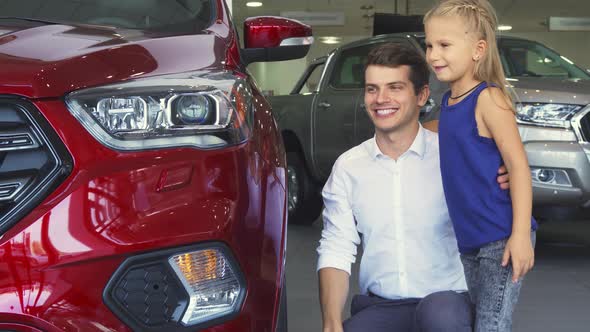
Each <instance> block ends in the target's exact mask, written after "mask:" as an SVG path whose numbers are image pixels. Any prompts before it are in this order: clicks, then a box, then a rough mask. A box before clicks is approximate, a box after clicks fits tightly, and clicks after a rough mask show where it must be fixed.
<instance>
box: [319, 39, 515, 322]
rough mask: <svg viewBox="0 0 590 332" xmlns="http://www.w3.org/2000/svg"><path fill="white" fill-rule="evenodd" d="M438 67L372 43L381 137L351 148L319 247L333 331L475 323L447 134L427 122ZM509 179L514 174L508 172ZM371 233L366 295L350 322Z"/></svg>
mask: <svg viewBox="0 0 590 332" xmlns="http://www.w3.org/2000/svg"><path fill="white" fill-rule="evenodd" d="M428 77H429V71H428V66H427V64H426V62H425V60H424V57H423V56H422V55H420V54H419V53H417V51H416V50H415V49H414V48H412V47H409V46H404V45H402V44H393V43H389V44H383V45H381V46H379V47H377V48H376V49H374V50H372V51H371V52H370V54H369V56H368V59H367V67H366V71H365V105H366V110H367V113H368V115H369V117H370V118H371V120H372V122H373V124H374V126H375V137H374V138H372V139H370V140H368V141H366V142H364V143H362V144H361V145H359V146H357V147H355V148H352V149H351V150H349V151H347V152H345V153H344V154H343V155H341V156H340V157H339V158H338V160H337V161H336V163H335V164H334V168H333V169H332V174H331V175H330V178H329V179H328V181H327V183H326V185H325V187H324V190H323V192H322V195H323V197H324V205H325V209H324V212H323V219H324V229H323V231H322V239H321V240H320V246H319V248H318V254H319V260H318V271H319V280H320V303H321V307H322V316H323V325H324V331H342V330H344V331H363V332H368V331H370V332H379V331H449V332H450V331H452V332H461V331H471V329H472V306H471V303H470V301H469V298H468V296H467V294H466V290H467V286H466V284H465V279H464V275H463V268H462V265H461V262H460V259H459V252H458V249H457V243H456V239H455V234H454V232H453V228H452V224H451V221H450V219H449V215H448V211H447V207H446V203H445V198H444V193H443V188H442V180H441V176H440V169H439V154H438V153H439V152H438V137H437V135H436V134H435V133H433V132H431V131H429V130H426V129H424V128H423V127H422V126H421V125H420V123H419V122H418V117H419V112H420V108H421V107H423V106H424V105H425V103H426V101H427V100H428V96H429V93H430V91H429V88H428ZM499 181H502V182H504V181H506V178H504V177H501V178H499ZM361 241H362V244H363V257H362V260H361V265H360V275H359V282H360V290H361V292H362V294H361V295H356V296H355V297H354V298H353V300H352V303H351V318H350V319H348V320H346V321H345V322H344V323H342V309H343V308H344V305H345V302H346V298H347V296H348V286H349V276H350V268H351V264H352V263H354V261H355V256H356V248H357V245H358V244H360V243H361Z"/></svg>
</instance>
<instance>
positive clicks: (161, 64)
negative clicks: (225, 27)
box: [0, 23, 226, 98]
mask: <svg viewBox="0 0 590 332" xmlns="http://www.w3.org/2000/svg"><path fill="white" fill-rule="evenodd" d="M225 49H226V46H225V42H224V40H223V39H221V38H219V37H217V36H215V35H213V34H199V35H185V36H168V37H164V36H154V35H147V34H146V33H145V32H142V31H139V30H117V29H114V28H108V27H92V26H72V25H61V24H53V25H31V24H30V23H27V24H26V25H25V26H18V27H15V26H11V27H7V26H0V72H1V73H2V75H0V93H2V94H19V95H24V96H26V97H30V98H40V97H60V96H63V95H64V94H65V93H67V92H70V91H73V90H77V89H81V88H85V87H89V86H97V85H103V84H109V83H114V82H120V81H124V80H128V79H133V78H138V77H146V76H154V75H162V74H168V73H179V72H186V71H194V70H199V69H203V68H218V67H219V68H223V61H224V60H225Z"/></svg>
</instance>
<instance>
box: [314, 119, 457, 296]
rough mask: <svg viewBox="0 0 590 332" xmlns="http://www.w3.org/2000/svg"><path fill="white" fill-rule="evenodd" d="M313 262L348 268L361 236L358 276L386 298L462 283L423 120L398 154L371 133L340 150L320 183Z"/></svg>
mask: <svg viewBox="0 0 590 332" xmlns="http://www.w3.org/2000/svg"><path fill="white" fill-rule="evenodd" d="M322 195H323V198H324V206H325V207H324V211H323V220H324V229H323V231H322V238H321V240H320V246H319V248H318V249H317V251H318V254H319V260H318V270H319V269H322V268H325V267H333V268H337V269H340V270H344V271H346V272H348V274H350V269H351V264H352V263H354V262H355V257H356V253H357V245H358V244H359V243H361V239H362V243H363V255H362V259H361V265H360V275H359V283H360V290H361V292H362V293H363V294H366V293H367V292H368V291H370V292H372V293H374V294H376V295H379V296H382V297H385V298H389V299H400V298H414V297H416V298H422V297H425V296H426V295H428V294H431V293H434V292H437V291H445V290H454V291H466V290H467V285H466V283H465V277H464V274H463V266H462V265H461V261H460V259H459V251H458V249H457V240H456V239H455V233H454V231H453V225H452V224H451V220H450V217H449V213H448V211H447V205H446V202H445V197H444V193H443V187H442V180H441V176H440V168H439V155H438V135H437V134H435V133H433V132H431V131H429V130H426V129H424V128H422V126H420V129H419V131H418V135H417V136H416V138H415V140H414V142H413V143H412V146H411V147H410V148H409V149H408V151H406V152H405V153H404V154H402V155H401V156H400V157H399V158H398V160H397V161H396V160H393V159H391V158H390V157H388V156H386V155H384V154H383V153H382V152H381V151H380V149H379V147H378V146H377V142H376V141H375V138H372V139H369V140H367V141H365V142H364V143H362V144H360V145H358V146H356V147H354V148H352V149H350V150H348V151H347V152H345V153H344V154H342V155H341V156H340V157H339V158H338V160H337V161H336V163H335V164H334V168H333V169H332V174H331V175H330V178H329V179H328V181H327V183H326V185H325V186H324V189H323V191H322Z"/></svg>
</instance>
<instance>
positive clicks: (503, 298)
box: [461, 232, 536, 332]
mask: <svg viewBox="0 0 590 332" xmlns="http://www.w3.org/2000/svg"><path fill="white" fill-rule="evenodd" d="M535 239H536V236H535V232H531V240H532V242H533V247H534V246H535ZM507 241H508V239H504V240H500V241H495V242H491V243H488V244H486V245H485V246H483V247H481V248H480V249H479V250H478V251H475V252H473V253H469V254H461V262H463V268H464V270H465V278H466V280H467V287H468V288H469V295H470V297H471V301H472V302H473V304H475V331H476V332H508V331H511V330H512V313H513V312H514V307H515V306H516V303H517V302H518V296H519V295H520V288H521V286H522V278H521V279H520V280H519V281H518V282H517V283H513V282H512V265H511V264H508V266H506V267H502V257H503V255H504V248H506V242H507Z"/></svg>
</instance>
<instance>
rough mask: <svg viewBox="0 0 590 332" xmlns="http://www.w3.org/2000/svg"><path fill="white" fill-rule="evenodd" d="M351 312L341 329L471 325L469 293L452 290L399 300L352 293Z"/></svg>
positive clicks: (408, 331)
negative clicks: (353, 294)
mask: <svg viewBox="0 0 590 332" xmlns="http://www.w3.org/2000/svg"><path fill="white" fill-rule="evenodd" d="M350 313H351V317H350V318H349V319H347V320H346V321H344V323H343V327H344V332H391V331H396V332H471V331H472V326H473V306H472V304H471V301H470V300H469V295H468V294H467V293H456V292H453V291H444V292H437V293H433V294H430V295H428V296H426V297H425V298H422V299H420V298H410V299H402V300H388V299H384V298H381V297H378V296H369V295H355V296H354V297H353V298H352V303H351V304H350Z"/></svg>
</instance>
